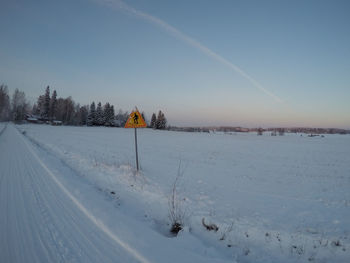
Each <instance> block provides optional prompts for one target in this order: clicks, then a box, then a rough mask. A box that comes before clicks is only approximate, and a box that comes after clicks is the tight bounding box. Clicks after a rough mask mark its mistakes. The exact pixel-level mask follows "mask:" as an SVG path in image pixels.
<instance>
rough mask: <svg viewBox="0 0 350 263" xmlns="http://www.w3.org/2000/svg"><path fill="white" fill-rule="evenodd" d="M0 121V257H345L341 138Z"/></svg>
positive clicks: (348, 151)
mask: <svg viewBox="0 0 350 263" xmlns="http://www.w3.org/2000/svg"><path fill="white" fill-rule="evenodd" d="M4 127H5V124H2V123H0V175H1V177H0V180H1V181H0V187H1V189H0V195H1V198H0V209H1V210H0V211H2V212H4V213H1V215H0V233H1V234H0V262H50V261H51V262H59V261H62V262H348V261H349V260H350V244H349V233H350V224H349V222H350V191H349V186H350V137H349V136H348V135H326V136H325V137H313V138H310V137H307V136H305V135H303V136H301V134H286V135H285V136H272V137H271V136H266V135H263V136H257V135H256V134H242V133H237V134H235V133H231V134H224V133H210V134H208V133H182V132H169V131H159V130H151V129H138V142H139V145H138V146H139V147H138V148H139V158H140V164H141V171H140V172H139V173H138V172H136V171H135V168H134V167H135V165H134V162H135V153H134V141H133V136H134V134H133V130H132V129H122V128H106V127H88V128H87V127H64V126H59V127H53V126H48V125H19V126H17V129H16V127H15V126H14V125H12V124H9V125H7V128H6V129H4V131H3V132H2V134H1V130H2V129H3V128H4ZM178 170H180V171H181V172H182V174H183V176H181V178H180V180H179V184H178V185H177V189H176V190H177V192H176V194H177V198H178V202H179V204H180V205H181V206H182V210H183V211H184V213H185V228H184V229H183V230H182V231H181V232H180V233H179V235H178V236H176V237H174V236H172V235H171V234H170V233H169V229H170V225H169V223H170V221H169V218H168V214H169V211H168V209H169V208H168V200H169V197H170V195H171V193H172V187H173V184H174V181H175V179H176V177H177V174H178ZM203 218H205V222H206V223H207V224H215V225H217V226H218V227H219V230H218V231H217V232H215V231H207V230H206V229H205V228H204V227H203V225H202V219H203ZM28 259H30V260H28Z"/></svg>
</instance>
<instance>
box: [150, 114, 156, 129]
mask: <svg viewBox="0 0 350 263" xmlns="http://www.w3.org/2000/svg"><path fill="white" fill-rule="evenodd" d="M156 122H157V116H156V114H155V113H153V114H152V118H151V124H150V127H151V128H153V129H155V128H156Z"/></svg>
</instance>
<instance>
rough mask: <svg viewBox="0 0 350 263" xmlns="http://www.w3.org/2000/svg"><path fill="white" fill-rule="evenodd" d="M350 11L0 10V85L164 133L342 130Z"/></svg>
mask: <svg viewBox="0 0 350 263" xmlns="http://www.w3.org/2000/svg"><path fill="white" fill-rule="evenodd" d="M349 14H350V1H339V0H333V1H332V0H329V1H321V0H316V1H311V0H303V1H295V0H293V1H284V0H276V1H264V0H257V1H251V0H245V1H243V0H242V1H235V0H219V1H214V0H210V1H209V0H208V1H207V0H176V1H173V0H149V1H146V0H124V1H118V0H57V1H51V0H42V1H39V0H38V1H37V0H0V83H4V84H6V85H8V87H9V88H10V91H11V92H12V91H13V90H14V89H15V88H18V89H20V90H23V91H25V93H26V95H27V97H28V98H29V99H30V100H31V101H34V99H35V98H36V97H37V96H38V95H40V94H43V93H44V90H45V87H46V86H47V85H50V87H51V89H52V90H53V89H56V90H57V92H58V96H60V97H68V96H72V97H73V99H74V100H75V101H76V102H79V103H81V104H90V103H91V102H92V101H95V102H98V101H101V102H102V103H106V102H110V103H112V104H114V106H115V108H116V109H119V108H121V109H123V110H128V111H130V110H132V108H133V107H134V106H137V107H138V108H139V109H140V110H143V111H145V112H146V114H147V115H148V116H149V117H150V114H151V113H152V112H156V111H158V110H159V109H161V110H162V111H164V113H165V115H166V117H167V119H168V122H169V123H170V124H172V125H184V126H189V125H194V126H197V125H230V126H248V127H255V126H263V127H270V126H310V127H340V128H350V15H349Z"/></svg>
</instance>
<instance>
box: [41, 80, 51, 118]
mask: <svg viewBox="0 0 350 263" xmlns="http://www.w3.org/2000/svg"><path fill="white" fill-rule="evenodd" d="M43 106H44V109H43V113H42V117H43V118H45V119H48V118H49V116H50V87H49V86H47V87H46V91H45V95H44V105H43Z"/></svg>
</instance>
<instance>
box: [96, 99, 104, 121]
mask: <svg viewBox="0 0 350 263" xmlns="http://www.w3.org/2000/svg"><path fill="white" fill-rule="evenodd" d="M104 119H105V118H104V114H103V110H102V104H101V102H99V103H98V104H97V108H96V124H97V125H98V126H100V125H103V124H104V121H105V120H104Z"/></svg>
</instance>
